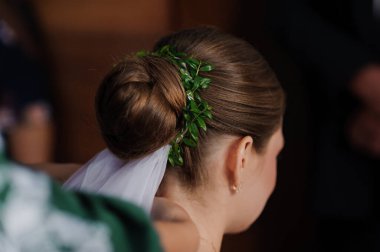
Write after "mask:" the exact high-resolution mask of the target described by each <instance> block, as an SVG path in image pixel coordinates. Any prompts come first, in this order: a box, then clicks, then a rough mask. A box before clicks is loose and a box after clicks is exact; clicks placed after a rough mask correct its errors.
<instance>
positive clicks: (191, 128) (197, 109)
mask: <svg viewBox="0 0 380 252" xmlns="http://www.w3.org/2000/svg"><path fill="white" fill-rule="evenodd" d="M136 55H137V56H139V57H144V56H147V55H152V56H157V57H162V58H165V59H167V60H169V61H170V62H171V63H172V64H174V65H176V66H177V67H178V71H179V75H180V77H181V80H182V85H183V87H184V89H185V94H186V106H185V108H184V109H183V120H184V124H183V125H184V126H183V128H182V129H181V130H180V132H179V133H178V134H177V136H176V137H175V138H174V140H173V141H172V142H171V148H170V151H169V157H168V162H169V163H170V165H171V166H182V165H183V153H184V149H183V148H184V146H183V145H185V146H188V147H190V148H194V147H196V146H197V144H198V139H199V131H200V129H201V130H203V131H205V132H206V130H207V126H206V120H207V119H212V114H211V110H212V108H211V106H209V105H208V103H207V102H206V101H204V100H202V98H201V96H200V93H199V92H200V90H202V89H205V88H208V87H209V85H210V83H211V80H210V79H209V78H206V77H202V76H200V75H199V74H200V73H201V72H210V71H212V70H213V67H212V65H210V64H208V63H206V62H202V61H200V60H198V59H194V58H192V57H188V56H187V55H186V54H185V53H182V52H177V51H176V50H175V49H174V48H173V47H172V46H170V45H165V46H163V47H161V48H160V49H159V50H157V51H155V52H147V51H139V52H137V53H136Z"/></svg>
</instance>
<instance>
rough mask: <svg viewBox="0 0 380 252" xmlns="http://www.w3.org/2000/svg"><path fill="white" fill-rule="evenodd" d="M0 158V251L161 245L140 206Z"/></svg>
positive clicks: (72, 251) (106, 251)
mask: <svg viewBox="0 0 380 252" xmlns="http://www.w3.org/2000/svg"><path fill="white" fill-rule="evenodd" d="M0 153H1V151H0ZM0 160H1V161H0V162H1V163H0V251H1V252H32V251H33V252H111V251H112V252H114V251H115V252H116V251H120V252H121V251H123V252H128V251H138V252H144V251H152V252H156V251H163V250H162V248H161V246H160V243H159V238H158V235H157V233H156V232H155V230H154V228H153V226H152V222H151V220H150V219H149V217H148V216H146V214H145V213H144V212H143V210H142V209H140V208H138V207H136V206H134V205H132V204H130V203H128V202H125V201H121V200H118V199H114V198H109V197H104V196H99V195H90V194H85V193H77V192H69V191H65V190H63V189H62V188H61V187H60V186H59V185H57V184H56V183H55V182H53V181H52V180H51V179H49V178H48V177H47V176H46V175H44V174H41V173H37V172H34V171H31V170H29V169H27V168H24V167H22V166H20V165H18V164H15V163H12V162H8V161H6V160H5V159H4V157H3V156H2V154H0Z"/></svg>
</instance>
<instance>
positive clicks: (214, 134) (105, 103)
mask: <svg viewBox="0 0 380 252" xmlns="http://www.w3.org/2000/svg"><path fill="white" fill-rule="evenodd" d="M164 45H172V46H174V48H175V49H176V50H177V51H179V52H184V53H186V54H187V55H188V56H191V57H193V58H196V59H198V60H201V61H203V62H207V63H209V64H211V65H212V66H213V67H214V70H212V71H211V72H207V73H202V75H203V76H204V77H208V78H210V79H211V81H212V82H211V84H210V87H209V88H207V89H204V90H202V91H201V97H202V99H204V100H205V101H207V102H208V103H209V105H211V106H212V108H213V109H212V116H213V119H211V120H208V121H206V124H207V132H206V133H203V131H201V132H200V133H201V134H200V136H199V143H198V145H197V147H195V148H190V147H186V146H184V157H183V158H184V165H183V166H182V167H174V168H173V169H175V170H176V173H177V175H178V177H179V179H180V180H181V182H182V183H183V185H184V186H187V187H188V188H189V189H193V188H195V187H197V186H198V185H200V184H202V183H203V182H204V181H205V180H207V167H206V165H205V164H204V163H203V160H204V158H205V155H207V153H208V151H207V149H208V145H210V144H212V141H213V139H217V138H218V136H220V135H222V134H228V135H234V136H242V137H243V136H247V135H249V136H252V138H253V140H254V146H255V149H256V151H258V152H261V151H263V150H264V149H265V147H266V144H267V142H268V140H269V139H270V137H271V136H272V134H273V133H274V132H275V131H276V130H277V129H278V128H279V127H280V125H281V120H282V116H283V113H284V107H285V105H284V104H285V95H284V92H283V90H282V88H281V86H280V84H279V82H278V80H277V78H276V76H275V74H274V73H273V71H272V69H271V68H270V67H269V65H268V64H267V62H266V61H265V60H264V59H263V57H262V56H261V55H260V53H259V52H257V51H256V50H255V49H254V48H253V47H252V45H250V44H249V43H247V42H246V41H244V40H241V39H239V38H236V37H234V36H232V35H229V34H226V33H224V32H221V31H219V30H216V29H214V28H195V29H189V30H183V31H180V32H177V33H174V34H171V35H169V36H167V37H164V38H162V39H161V40H160V41H158V43H157V44H156V45H155V47H154V50H157V49H159V48H161V47H162V46H164ZM185 102H186V100H185V93H184V89H183V87H182V83H181V79H180V76H179V72H178V70H177V66H175V65H173V64H171V63H169V62H168V61H167V60H165V59H163V58H159V57H155V56H144V57H137V56H134V55H132V56H127V57H126V58H125V59H124V60H122V61H121V62H120V63H118V64H117V65H116V66H115V67H114V68H113V69H112V70H111V72H110V73H109V74H108V75H107V76H106V77H105V79H104V80H103V82H102V84H101V86H100V88H99V90H98V93H97V97H96V112H97V118H98V121H99V125H100V129H101V132H102V135H103V137H104V140H105V142H106V144H107V145H108V148H109V149H110V150H111V151H112V152H113V153H115V154H116V155H117V156H119V157H121V158H123V159H126V160H130V159H135V158H139V157H142V156H144V155H147V154H149V153H152V152H154V151H155V150H157V149H159V148H160V147H162V146H164V145H166V144H169V143H170V142H171V140H172V139H173V138H174V137H175V136H176V134H177V133H178V132H179V130H180V129H181V127H182V109H183V108H184V107H185Z"/></svg>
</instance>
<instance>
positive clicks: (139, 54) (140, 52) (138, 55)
mask: <svg viewBox="0 0 380 252" xmlns="http://www.w3.org/2000/svg"><path fill="white" fill-rule="evenodd" d="M147 55H148V52H147V51H145V50H141V51H138V52H137V53H136V56H137V57H140V58H142V57H145V56H147Z"/></svg>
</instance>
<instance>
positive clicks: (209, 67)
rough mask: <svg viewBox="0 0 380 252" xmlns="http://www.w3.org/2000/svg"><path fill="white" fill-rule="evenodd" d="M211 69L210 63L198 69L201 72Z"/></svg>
mask: <svg viewBox="0 0 380 252" xmlns="http://www.w3.org/2000/svg"><path fill="white" fill-rule="evenodd" d="M212 69H213V68H212V66H211V65H204V66H202V67H201V68H200V69H199V70H200V71H202V72H210V71H211V70H212Z"/></svg>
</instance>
